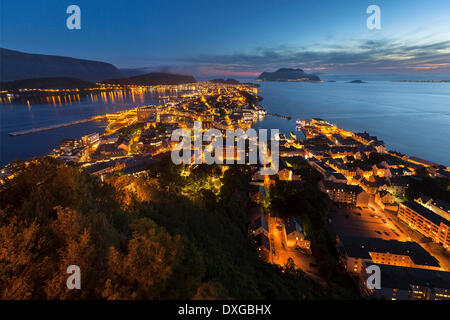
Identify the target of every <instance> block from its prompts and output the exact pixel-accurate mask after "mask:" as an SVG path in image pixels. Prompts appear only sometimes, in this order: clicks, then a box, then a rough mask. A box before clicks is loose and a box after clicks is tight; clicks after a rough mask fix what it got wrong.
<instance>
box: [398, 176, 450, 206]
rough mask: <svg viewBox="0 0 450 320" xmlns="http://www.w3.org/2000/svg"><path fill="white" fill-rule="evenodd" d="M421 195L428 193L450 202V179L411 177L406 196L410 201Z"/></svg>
mask: <svg viewBox="0 0 450 320" xmlns="http://www.w3.org/2000/svg"><path fill="white" fill-rule="evenodd" d="M420 195H426V196H429V197H431V198H433V199H441V200H444V201H447V202H449V203H450V179H447V178H430V177H427V176H424V177H422V178H421V179H411V183H410V185H409V187H408V189H407V190H406V198H407V199H408V200H409V201H413V200H414V199H417V198H418V197H419V196H420Z"/></svg>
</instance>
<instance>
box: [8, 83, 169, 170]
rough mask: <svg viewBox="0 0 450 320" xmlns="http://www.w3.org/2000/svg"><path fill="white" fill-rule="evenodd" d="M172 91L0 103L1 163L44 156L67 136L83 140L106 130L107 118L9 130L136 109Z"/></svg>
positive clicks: (154, 101) (155, 102) (154, 102)
mask: <svg viewBox="0 0 450 320" xmlns="http://www.w3.org/2000/svg"><path fill="white" fill-rule="evenodd" d="M171 94H172V93H171V92H166V91H164V92H161V93H159V92H144V93H140V94H128V93H125V92H121V94H118V93H117V92H116V93H108V94H106V93H102V94H100V93H99V94H92V95H88V96H81V97H77V98H79V100H78V99H74V96H72V98H71V100H70V101H69V99H68V98H67V99H64V98H61V101H60V100H59V99H55V100H53V99H45V98H33V99H30V100H29V102H30V104H29V105H28V104H27V103H26V101H25V102H12V103H8V102H7V101H6V100H4V101H3V103H0V165H5V164H7V163H8V162H10V161H12V160H14V159H17V158H19V159H22V160H26V159H28V158H31V157H36V156H43V155H46V154H48V153H49V152H50V151H51V150H52V149H54V148H59V142H60V141H61V140H64V139H80V138H81V137H82V136H83V135H86V134H89V133H93V132H99V133H101V132H103V130H104V128H105V127H106V123H105V122H103V121H97V122H87V123H81V124H77V125H73V126H68V127H61V128H57V129H53V130H48V131H41V132H36V133H32V134H26V135H22V136H10V135H8V133H10V132H16V131H21V130H28V129H32V128H41V127H48V126H52V125H59V124H63V123H68V122H71V121H76V120H84V119H89V118H92V117H94V116H97V115H104V114H107V113H113V112H117V111H121V110H126V109H130V108H132V106H138V105H143V104H158V103H159V100H158V97H159V96H165V95H171Z"/></svg>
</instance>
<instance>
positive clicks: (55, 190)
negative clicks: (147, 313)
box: [0, 158, 332, 299]
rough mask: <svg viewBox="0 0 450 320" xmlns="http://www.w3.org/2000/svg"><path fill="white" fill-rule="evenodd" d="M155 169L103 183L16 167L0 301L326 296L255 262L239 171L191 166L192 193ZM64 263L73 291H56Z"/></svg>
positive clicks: (61, 170)
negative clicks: (73, 269) (76, 277)
mask: <svg viewBox="0 0 450 320" xmlns="http://www.w3.org/2000/svg"><path fill="white" fill-rule="evenodd" d="M165 163H167V167H165V166H164V162H162V163H160V164H158V166H159V167H158V168H150V169H149V177H150V178H146V179H142V178H134V177H131V176H126V177H113V178H112V179H111V180H110V181H109V182H105V183H103V182H101V181H100V180H99V179H97V178H95V177H92V176H90V175H88V174H87V173H85V172H84V171H83V170H82V169H80V168H77V167H72V166H68V165H65V164H62V163H60V162H58V161H56V160H54V159H51V158H37V159H33V160H31V161H29V162H28V163H27V164H25V163H21V162H17V163H16V164H15V166H14V167H15V172H14V178H13V179H12V180H9V181H7V182H6V183H5V184H3V185H1V186H0V298H1V299H192V298H196V299H214V298H221V299H225V298H236V299H243V298H247V299H258V298H280V299H281V298H283V299H292V298H297V299H298V298H302V299H303V298H323V297H326V296H329V294H332V293H330V292H327V291H326V290H325V289H324V288H322V287H321V286H319V285H318V284H317V283H315V282H313V281H312V280H310V279H308V278H306V277H304V275H303V274H302V273H298V272H295V273H293V272H282V270H281V269H280V268H279V267H276V266H272V265H269V264H267V263H264V262H262V261H261V260H260V259H259V258H258V256H257V255H256V252H255V250H254V248H253V247H252V245H251V243H250V242H249V241H248V238H247V227H246V222H247V221H246V214H247V213H246V206H247V205H248V196H247V191H246V183H248V172H246V170H245V168H241V167H239V166H236V167H233V168H231V169H229V170H227V171H225V172H220V171H217V170H216V169H209V168H198V169H197V170H200V171H201V172H202V174H200V173H199V179H200V181H207V182H208V183H207V184H205V186H206V187H202V184H201V183H197V182H196V181H195V177H194V176H192V177H190V178H189V177H186V176H184V175H183V170H182V169H181V168H174V167H172V164H171V163H170V162H169V163H168V162H165ZM205 170H206V171H205ZM209 170H212V171H209ZM205 174H206V175H205ZM211 175H212V176H214V179H219V181H216V180H214V181H213V180H210V179H209V178H208V176H211ZM160 181H161V182H160ZM189 183H193V184H194V187H192V188H190V187H187V184H189ZM69 265H78V266H79V267H80V269H81V290H68V289H67V287H66V280H67V277H68V276H69V275H68V274H67V273H66V270H67V267H68V266H69Z"/></svg>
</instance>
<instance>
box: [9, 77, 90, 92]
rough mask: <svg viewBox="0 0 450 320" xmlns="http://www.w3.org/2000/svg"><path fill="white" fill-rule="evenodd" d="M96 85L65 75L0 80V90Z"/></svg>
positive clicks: (73, 87)
mask: <svg viewBox="0 0 450 320" xmlns="http://www.w3.org/2000/svg"><path fill="white" fill-rule="evenodd" d="M96 86H97V85H96V84H95V83H93V82H88V81H84V80H80V79H77V78H67V77H54V78H34V79H24V80H15V81H8V82H0V88H1V90H8V91H16V90H19V89H85V88H94V87H96Z"/></svg>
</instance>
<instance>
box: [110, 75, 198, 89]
mask: <svg viewBox="0 0 450 320" xmlns="http://www.w3.org/2000/svg"><path fill="white" fill-rule="evenodd" d="M192 82H197V80H195V78H194V77H193V76H190V75H182V74H175V73H166V72H151V73H147V74H143V75H139V76H134V77H128V78H119V79H109V80H104V81H103V83H108V84H120V85H139V86H153V85H158V84H183V83H192Z"/></svg>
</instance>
